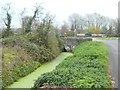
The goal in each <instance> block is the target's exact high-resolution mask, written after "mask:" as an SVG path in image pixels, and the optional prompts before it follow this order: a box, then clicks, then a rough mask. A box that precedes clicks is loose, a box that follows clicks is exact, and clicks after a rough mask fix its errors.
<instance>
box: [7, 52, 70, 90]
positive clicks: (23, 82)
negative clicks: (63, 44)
mask: <svg viewBox="0 0 120 90" xmlns="http://www.w3.org/2000/svg"><path fill="white" fill-rule="evenodd" d="M70 55H72V53H61V54H60V55H59V56H58V57H57V58H56V59H54V60H52V61H51V62H47V63H45V64H43V65H42V66H41V67H39V68H38V69H37V70H35V71H34V72H32V73H31V74H29V75H27V76H26V77H23V78H21V79H19V80H18V82H15V83H13V84H12V85H10V86H9V87H7V88H31V87H32V86H33V85H34V82H35V80H36V79H37V78H38V77H39V76H40V75H41V74H43V73H46V72H50V71H52V70H53V69H55V67H56V66H57V65H58V64H59V63H61V62H62V61H63V60H64V59H65V58H66V57H68V56H70Z"/></svg>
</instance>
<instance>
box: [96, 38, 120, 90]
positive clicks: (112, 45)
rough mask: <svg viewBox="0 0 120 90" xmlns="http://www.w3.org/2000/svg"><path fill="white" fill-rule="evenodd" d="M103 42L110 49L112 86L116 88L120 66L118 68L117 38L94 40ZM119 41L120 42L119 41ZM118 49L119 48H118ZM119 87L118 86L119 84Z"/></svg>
mask: <svg viewBox="0 0 120 90" xmlns="http://www.w3.org/2000/svg"><path fill="white" fill-rule="evenodd" d="M95 41H100V42H103V43H105V44H106V45H107V46H108V47H109V51H110V73H111V76H112V79H113V81H114V88H118V86H119V85H118V78H119V79H120V74H119V77H118V72H120V68H118V56H120V55H118V40H95ZM119 43H120V42H119ZM119 50H120V49H119ZM119 89H120V86H119Z"/></svg>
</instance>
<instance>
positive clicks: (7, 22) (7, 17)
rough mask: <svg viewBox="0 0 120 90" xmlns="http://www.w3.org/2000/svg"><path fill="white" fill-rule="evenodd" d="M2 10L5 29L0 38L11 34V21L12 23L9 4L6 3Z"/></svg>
mask: <svg viewBox="0 0 120 90" xmlns="http://www.w3.org/2000/svg"><path fill="white" fill-rule="evenodd" d="M2 10H3V12H4V14H5V17H4V18H3V22H4V25H5V26H6V29H5V30H4V31H3V32H2V37H8V36H10V35H11V34H13V32H12V31H11V21H12V13H11V4H10V3H7V4H6V5H5V6H3V7H2Z"/></svg>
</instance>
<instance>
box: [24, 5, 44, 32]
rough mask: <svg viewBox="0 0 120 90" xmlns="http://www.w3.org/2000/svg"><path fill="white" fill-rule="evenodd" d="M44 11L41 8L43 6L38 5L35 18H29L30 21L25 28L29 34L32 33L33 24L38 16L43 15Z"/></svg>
mask: <svg viewBox="0 0 120 90" xmlns="http://www.w3.org/2000/svg"><path fill="white" fill-rule="evenodd" d="M42 9H43V8H42V7H41V5H36V7H35V10H34V14H33V16H32V17H31V18H29V20H28V22H27V24H26V26H25V32H27V33H28V32H30V31H31V27H32V23H33V21H34V20H35V18H36V17H37V15H39V14H41V12H42Z"/></svg>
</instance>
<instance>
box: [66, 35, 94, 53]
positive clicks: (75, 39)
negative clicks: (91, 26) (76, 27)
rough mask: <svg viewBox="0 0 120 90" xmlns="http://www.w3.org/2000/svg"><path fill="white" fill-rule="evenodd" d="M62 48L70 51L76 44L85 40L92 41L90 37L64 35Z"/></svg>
mask: <svg viewBox="0 0 120 90" xmlns="http://www.w3.org/2000/svg"><path fill="white" fill-rule="evenodd" d="M64 39H65V45H64V49H65V50H66V51H72V50H73V49H74V48H75V47H76V46H77V45H79V44H80V43H82V42H85V41H92V38H81V37H65V38H64Z"/></svg>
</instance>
